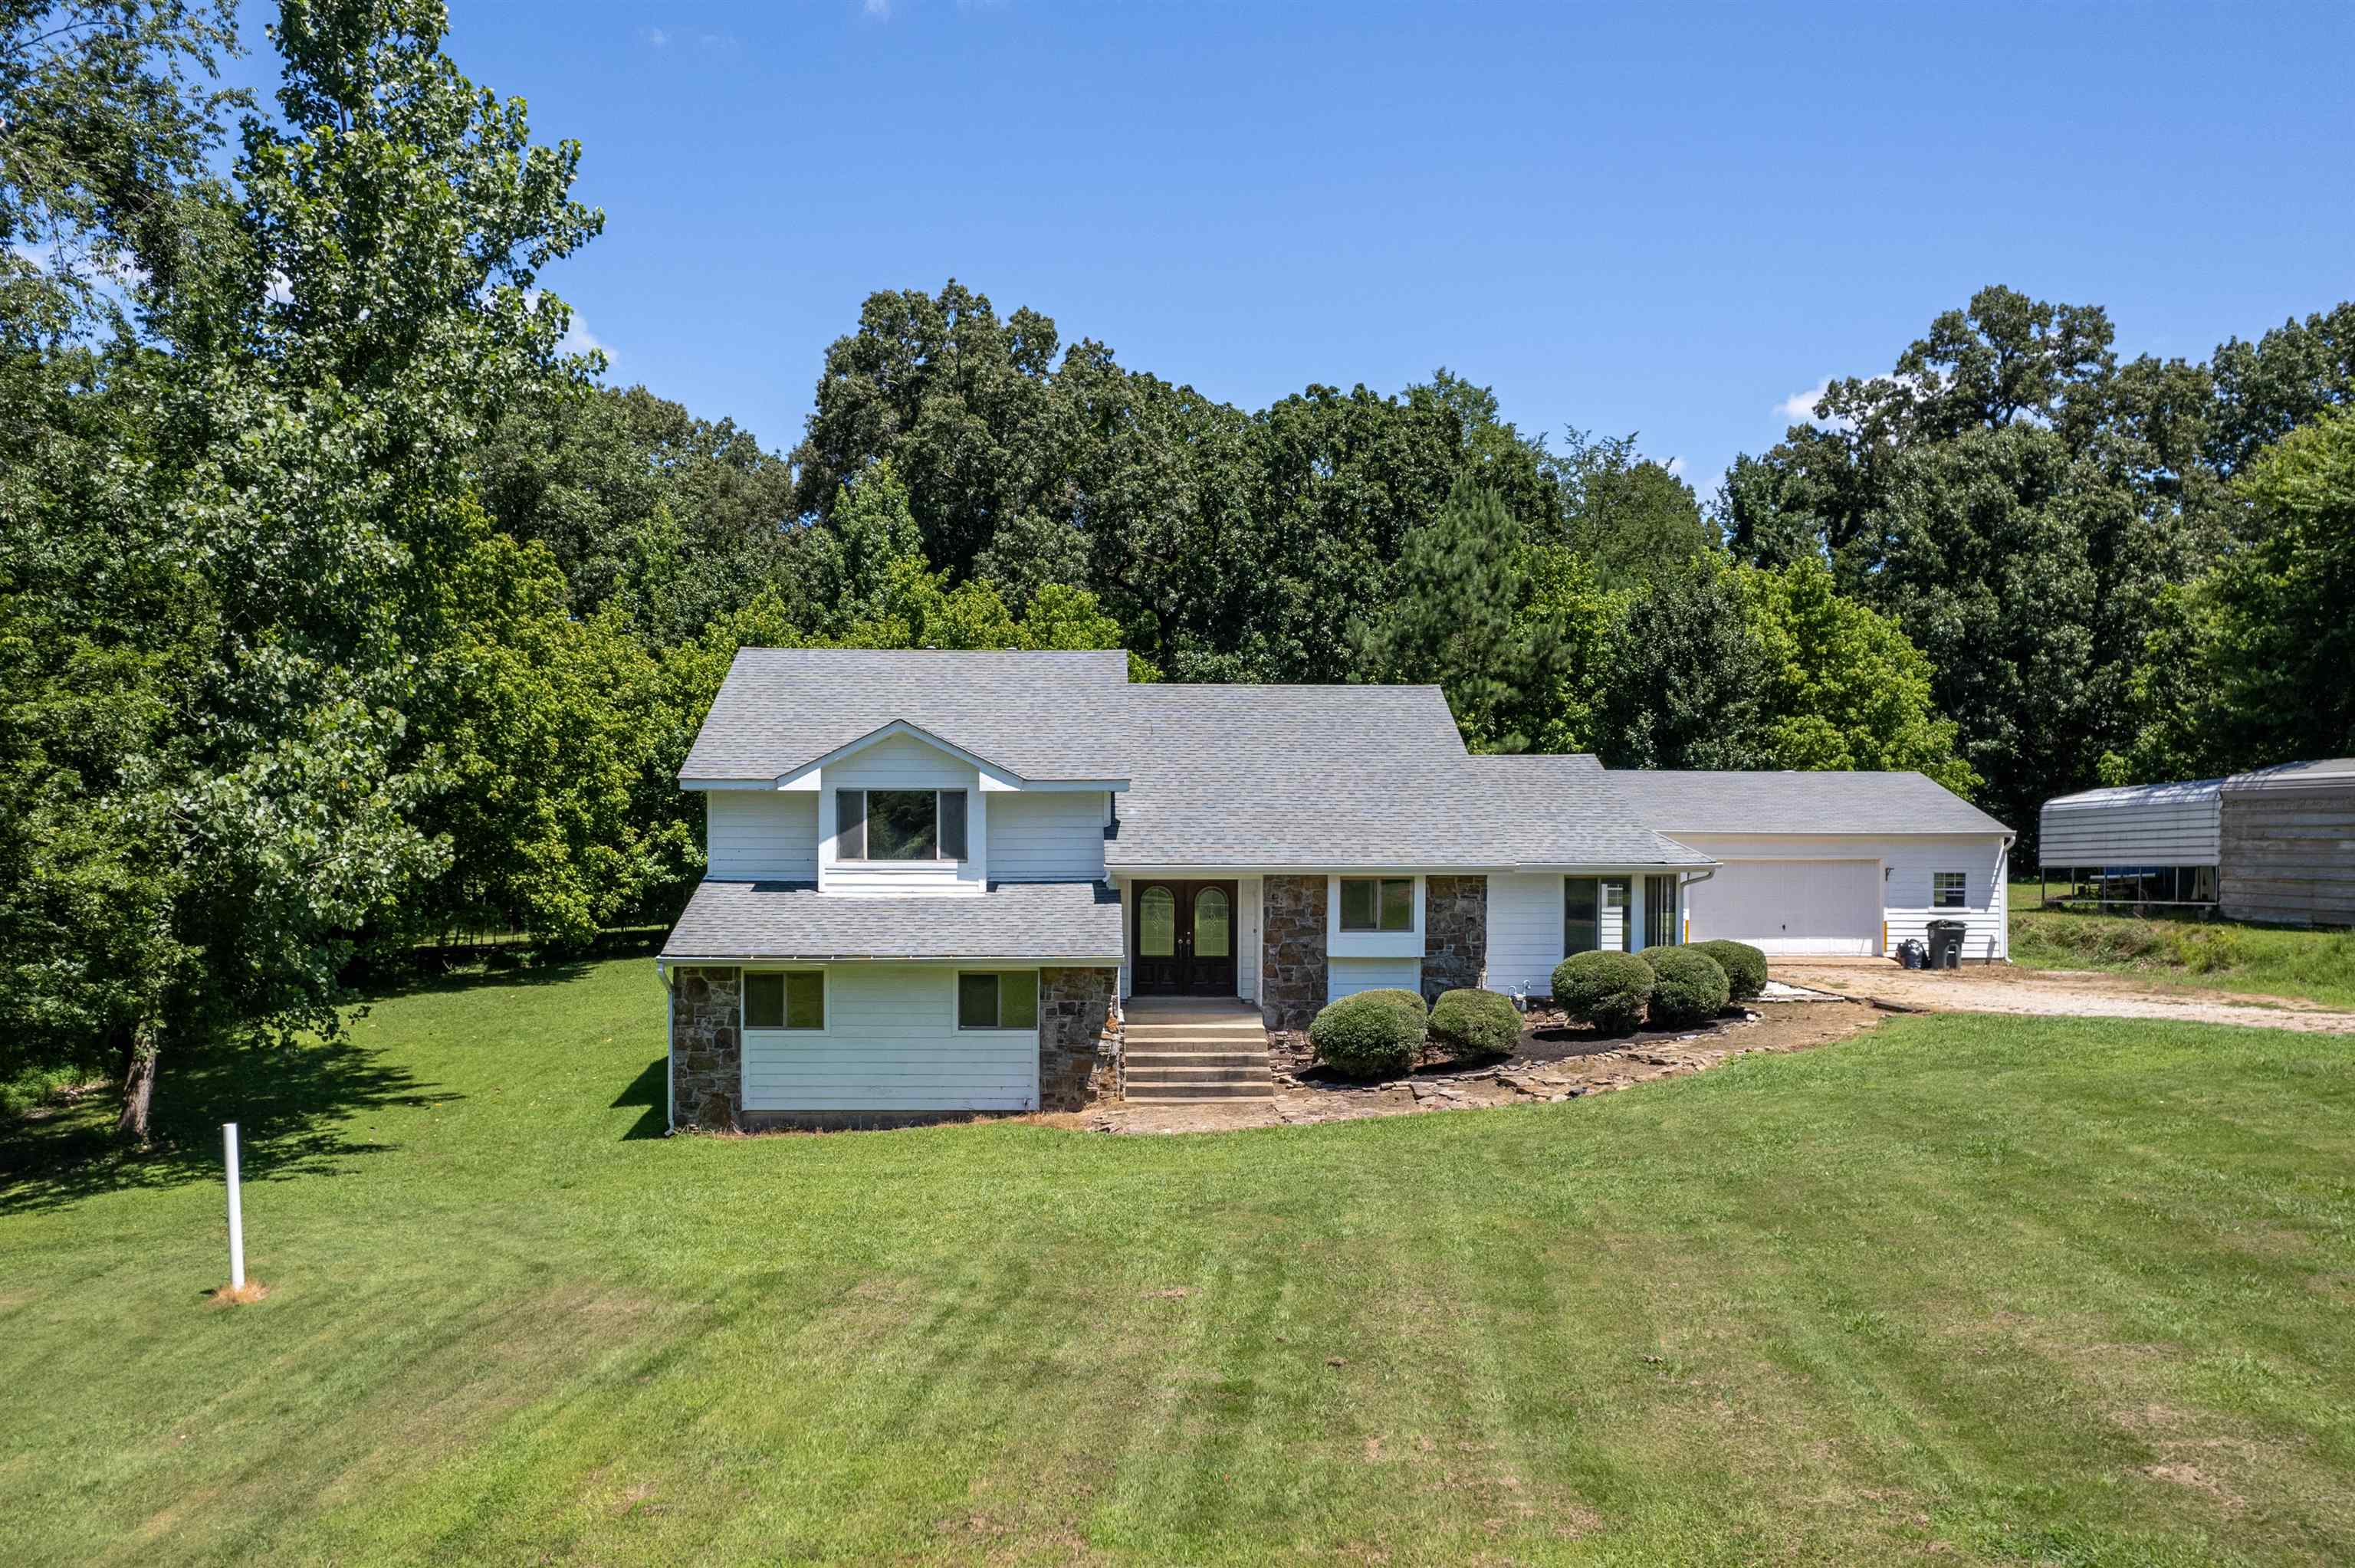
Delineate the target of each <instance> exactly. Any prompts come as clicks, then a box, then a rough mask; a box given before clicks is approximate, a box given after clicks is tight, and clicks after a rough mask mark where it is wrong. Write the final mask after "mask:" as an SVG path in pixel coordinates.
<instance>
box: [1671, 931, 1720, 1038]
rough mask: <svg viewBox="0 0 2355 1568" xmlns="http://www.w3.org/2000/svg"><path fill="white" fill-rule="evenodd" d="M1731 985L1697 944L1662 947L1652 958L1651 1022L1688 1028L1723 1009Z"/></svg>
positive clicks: (1714, 962) (1676, 1027)
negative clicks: (1695, 945)
mask: <svg viewBox="0 0 2355 1568" xmlns="http://www.w3.org/2000/svg"><path fill="white" fill-rule="evenodd" d="M1730 991H1732V987H1731V986H1730V985H1728V984H1727V982H1726V979H1725V971H1724V970H1723V969H1720V968H1719V967H1718V963H1717V960H1716V959H1712V958H1710V956H1709V955H1708V954H1707V953H1704V952H1702V951H1701V950H1700V948H1661V949H1659V951H1658V952H1657V953H1656V954H1654V955H1653V958H1652V1026H1653V1027H1654V1028H1655V1029H1689V1028H1690V1027H1692V1026H1693V1025H1694V1024H1696V1023H1700V1022H1705V1021H1707V1020H1709V1019H1711V1018H1715V1017H1716V1016H1717V1015H1718V1014H1719V1013H1721V1012H1724V1011H1725V999H1726V997H1727V995H1728V994H1729V992H1730Z"/></svg>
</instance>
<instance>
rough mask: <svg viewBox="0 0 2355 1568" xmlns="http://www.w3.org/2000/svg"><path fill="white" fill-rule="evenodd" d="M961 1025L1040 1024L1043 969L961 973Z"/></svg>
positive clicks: (1033, 1026) (1012, 1026) (1024, 1026)
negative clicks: (1041, 970)
mask: <svg viewBox="0 0 2355 1568" xmlns="http://www.w3.org/2000/svg"><path fill="white" fill-rule="evenodd" d="M957 1027H958V1028H959V1029H1036V1028H1038V1027H1039V971H1038V970H1036V969H1012V970H1008V971H1007V972H1005V973H1002V974H999V973H991V974H974V973H964V974H960V975H958V976H957Z"/></svg>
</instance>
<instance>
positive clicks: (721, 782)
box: [678, 776, 777, 789]
mask: <svg viewBox="0 0 2355 1568" xmlns="http://www.w3.org/2000/svg"><path fill="white" fill-rule="evenodd" d="M678 787H679V788H680V789H775V788H776V787H777V781H776V780H775V779H689V778H686V777H684V776H682V777H681V778H680V779H679V781H678Z"/></svg>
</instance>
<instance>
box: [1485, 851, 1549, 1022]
mask: <svg viewBox="0 0 2355 1568" xmlns="http://www.w3.org/2000/svg"><path fill="white" fill-rule="evenodd" d="M1560 962H1561V877H1559V876H1550V875H1540V874H1536V873H1532V872H1515V873H1512V874H1509V875H1505V876H1492V877H1490V878H1489V879H1488V985H1489V987H1490V989H1492V990H1495V991H1504V992H1506V993H1507V994H1508V995H1509V994H1511V993H1512V992H1514V991H1519V992H1521V993H1522V994H1524V995H1527V996H1545V995H1547V994H1549V993H1550V992H1551V991H1552V990H1553V970H1554V966H1555V965H1556V964H1559V963H1560Z"/></svg>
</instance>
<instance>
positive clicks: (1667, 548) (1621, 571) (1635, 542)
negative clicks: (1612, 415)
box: [1550, 430, 1718, 586]
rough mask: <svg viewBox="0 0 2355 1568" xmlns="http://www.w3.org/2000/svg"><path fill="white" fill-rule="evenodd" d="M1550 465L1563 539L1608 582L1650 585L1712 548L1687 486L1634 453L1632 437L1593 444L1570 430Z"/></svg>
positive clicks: (1713, 541) (1709, 533)
mask: <svg viewBox="0 0 2355 1568" xmlns="http://www.w3.org/2000/svg"><path fill="white" fill-rule="evenodd" d="M1550 466H1551V469H1552V471H1553V474H1554V478H1555V483H1556V484H1557V486H1558V487H1559V490H1560V496H1559V504H1560V508H1561V524H1560V526H1561V534H1560V538H1561V542H1562V543H1563V544H1565V545H1567V546H1570V548H1572V550H1575V551H1576V552H1578V553H1579V554H1580V555H1582V556H1586V557H1587V558H1588V559H1589V560H1591V561H1593V563H1594V567H1595V570H1596V572H1597V573H1598V574H1599V575H1600V576H1601V577H1602V578H1603V580H1604V582H1606V583H1610V584H1614V585H1616V586H1626V585H1631V584H1635V583H1641V582H1646V581H1649V580H1650V579H1651V578H1652V577H1654V576H1656V575H1657V574H1659V573H1661V572H1665V571H1671V570H1674V569H1677V568H1679V567H1682V566H1683V565H1684V563H1685V562H1686V561H1688V560H1689V559H1690V558H1691V557H1692V556H1694V555H1695V554H1696V553H1697V552H1700V551H1704V550H1710V549H1713V548H1715V547H1716V546H1717V543H1718V540H1717V536H1716V535H1715V533H1714V532H1713V531H1712V530H1711V529H1710V526H1709V525H1708V524H1706V523H1704V522H1703V521H1702V519H1701V514H1700V503H1699V501H1697V500H1696V499H1695V498H1694V496H1693V493H1692V486H1690V485H1689V484H1687V483H1686V482H1684V481H1683V480H1681V479H1678V477H1677V476H1676V475H1674V474H1672V473H1670V472H1669V471H1668V469H1667V468H1666V467H1665V466H1663V465H1662V464H1660V463H1657V462H1654V461H1650V460H1649V459H1647V458H1646V457H1644V456H1643V455H1642V454H1641V453H1639V452H1638V451H1637V450H1636V437H1635V435H1634V434H1632V433H1630V434H1628V435H1625V436H1614V437H1608V438H1604V439H1603V440H1596V439H1595V438H1594V437H1593V436H1592V435H1590V434H1588V433H1587V432H1585V431H1582V430H1572V431H1571V432H1570V433H1569V437H1568V440H1567V444H1566V445H1565V446H1564V448H1563V450H1561V452H1560V453H1559V454H1556V455H1555V456H1554V457H1553V459H1552V460H1551V465H1550Z"/></svg>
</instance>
